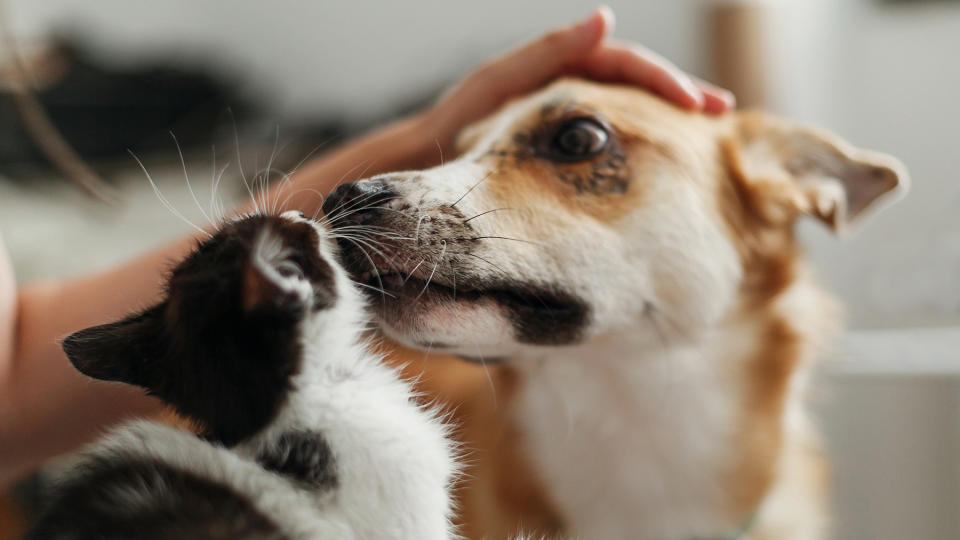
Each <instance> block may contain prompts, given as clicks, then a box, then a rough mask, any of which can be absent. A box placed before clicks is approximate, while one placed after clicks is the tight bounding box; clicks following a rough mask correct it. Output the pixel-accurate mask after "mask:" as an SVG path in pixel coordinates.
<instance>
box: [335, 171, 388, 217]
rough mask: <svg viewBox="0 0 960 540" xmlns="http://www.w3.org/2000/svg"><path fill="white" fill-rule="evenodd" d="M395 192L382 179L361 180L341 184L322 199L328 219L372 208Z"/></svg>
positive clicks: (356, 213) (363, 211)
mask: <svg viewBox="0 0 960 540" xmlns="http://www.w3.org/2000/svg"><path fill="white" fill-rule="evenodd" d="M394 196H395V194H394V193H393V191H392V190H391V189H390V187H389V186H388V185H387V183H386V182H384V181H383V180H362V181H360V182H350V183H349V184H343V185H341V186H340V187H338V188H337V189H335V190H333V192H332V193H330V194H329V195H327V198H326V199H324V201H323V213H324V214H326V215H327V218H328V219H333V218H334V217H336V216H337V215H339V214H346V213H349V215H352V216H353V215H359V214H363V213H365V212H368V211H370V210H374V209H376V208H377V207H379V206H381V205H382V204H383V203H385V202H387V201H389V200H391V199H393V198H394Z"/></svg>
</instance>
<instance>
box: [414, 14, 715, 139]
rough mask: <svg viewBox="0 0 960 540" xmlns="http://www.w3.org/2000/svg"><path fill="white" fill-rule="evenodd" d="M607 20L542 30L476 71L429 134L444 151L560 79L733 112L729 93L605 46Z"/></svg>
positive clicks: (641, 51) (621, 45)
mask: <svg viewBox="0 0 960 540" xmlns="http://www.w3.org/2000/svg"><path fill="white" fill-rule="evenodd" d="M613 22H614V19H613V12H612V11H611V10H610V9H609V8H607V7H600V8H598V9H596V10H595V11H594V12H593V13H592V14H591V15H590V16H589V17H587V18H586V19H585V20H583V21H581V22H579V23H577V24H574V25H572V26H567V27H564V28H559V29H557V30H554V31H552V32H549V33H547V34H546V35H544V36H542V37H540V38H538V39H536V40H534V41H532V42H531V43H528V44H527V45H524V46H522V47H520V48H519V49H516V50H514V51H511V52H509V53H507V54H505V55H503V56H501V57H499V58H495V59H493V60H491V61H490V62H488V63H486V64H484V65H482V66H480V67H479V68H478V69H476V70H475V71H473V72H472V73H471V74H469V75H467V77H466V78H464V79H463V80H462V81H461V82H460V83H458V84H457V85H455V86H454V87H453V88H451V89H450V90H449V91H448V92H446V93H445V94H444V95H443V96H442V97H441V98H440V100H439V101H438V102H437V104H436V105H435V106H434V107H433V108H432V109H431V110H429V111H428V112H427V113H426V118H427V120H428V121H427V124H428V126H429V128H428V129H429V130H430V132H431V136H432V137H433V138H435V139H436V141H437V142H438V144H439V145H440V146H441V148H442V149H449V148H450V147H451V146H452V143H453V139H454V137H455V136H456V134H457V133H458V132H459V131H460V130H461V129H462V128H463V127H464V126H466V125H468V124H470V123H471V122H474V121H476V120H479V119H480V118H482V117H484V116H486V115H487V114H489V113H491V112H493V111H494V110H495V109H496V108H497V107H499V106H500V105H501V104H503V103H504V102H505V101H506V100H508V99H510V98H512V97H515V96H519V95H523V94H526V93H529V92H531V91H533V90H536V89H537V88H540V87H541V86H543V85H545V84H546V83H548V82H550V81H551V80H553V79H555V78H557V77H561V76H564V75H575V76H580V77H584V78H587V79H593V80H598V81H603V82H615V83H623V84H634V85H637V86H640V87H643V88H647V89H649V90H651V91H653V92H656V93H657V94H659V95H661V96H662V97H663V98H665V99H667V100H669V101H672V102H673V103H675V104H677V105H678V106H680V107H683V108H686V109H690V110H698V111H699V110H702V111H704V112H707V113H710V114H720V113H724V112H726V111H728V110H730V109H731V108H733V106H734V97H733V94H731V93H730V92H729V91H727V90H724V89H722V88H718V87H716V86H713V85H711V84H709V83H706V82H703V81H700V80H698V79H695V78H693V77H691V76H690V75H687V74H686V73H684V72H683V71H681V70H680V69H679V68H677V67H676V66H675V65H673V64H672V63H671V62H669V61H668V60H666V59H664V58H663V57H661V56H659V55H657V54H656V53H653V52H651V51H649V50H647V49H645V48H643V47H641V46H639V45H636V44H633V43H626V42H616V41H612V40H610V39H609V36H610V33H611V32H612V30H613Z"/></svg>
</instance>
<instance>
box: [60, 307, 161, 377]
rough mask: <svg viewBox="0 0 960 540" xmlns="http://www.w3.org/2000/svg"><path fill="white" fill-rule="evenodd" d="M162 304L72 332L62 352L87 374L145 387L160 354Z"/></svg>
mask: <svg viewBox="0 0 960 540" xmlns="http://www.w3.org/2000/svg"><path fill="white" fill-rule="evenodd" d="M165 306H166V304H165V303H164V304H158V305H156V306H154V307H152V308H150V309H147V310H145V311H143V312H141V313H139V314H137V315H132V316H130V317H127V318H125V319H122V320H119V321H116V322H112V323H109V324H102V325H100V326H94V327H91V328H86V329H84V330H80V331H78V332H74V333H73V334H70V335H69V336H67V338H66V339H64V340H63V343H62V347H63V352H65V353H66V354H67V358H68V359H69V360H70V363H71V364H73V366H74V367H75V368H77V370H78V371H80V372H81V373H83V374H84V375H87V376H89V377H93V378H94V379H100V380H103V381H118V382H123V383H127V384H135V385H138V386H148V380H147V379H148V376H147V374H148V373H149V372H150V371H151V366H152V364H154V363H155V362H156V361H157V360H158V359H159V358H160V357H161V355H162V352H161V351H160V350H159V347H160V346H161V343H163V339H162V336H161V334H162V331H163V330H162V325H163V320H162V317H163V311H164V308H165Z"/></svg>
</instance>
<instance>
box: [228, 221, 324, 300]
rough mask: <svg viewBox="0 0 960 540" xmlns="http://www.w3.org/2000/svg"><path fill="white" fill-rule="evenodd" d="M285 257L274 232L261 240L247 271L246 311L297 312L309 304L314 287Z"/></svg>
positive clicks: (282, 247)
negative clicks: (308, 299) (272, 310)
mask: <svg viewBox="0 0 960 540" xmlns="http://www.w3.org/2000/svg"><path fill="white" fill-rule="evenodd" d="M285 255H286V254H285V249H284V246H283V242H282V240H281V239H280V238H278V237H276V236H275V235H274V234H272V233H271V232H270V231H264V232H262V233H261V234H260V235H259V236H258V237H257V240H256V242H255V244H254V246H253V249H252V250H251V252H250V258H249V260H248V261H247V263H246V268H244V271H243V285H242V287H243V290H242V292H241V294H242V305H243V309H244V310H245V311H248V312H250V311H255V310H259V309H264V308H274V309H296V308H299V307H302V306H304V305H305V304H306V299H307V297H308V296H309V295H310V294H311V291H310V284H309V283H308V282H307V281H306V278H305V277H304V275H303V271H302V270H301V269H300V267H299V266H297V265H296V263H294V262H293V261H292V260H290V259H289V258H287V257H286V256H285Z"/></svg>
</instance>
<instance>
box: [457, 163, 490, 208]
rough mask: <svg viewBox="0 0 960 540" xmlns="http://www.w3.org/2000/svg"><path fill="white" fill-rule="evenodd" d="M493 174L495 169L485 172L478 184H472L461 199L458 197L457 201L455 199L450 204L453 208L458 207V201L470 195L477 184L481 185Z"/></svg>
mask: <svg viewBox="0 0 960 540" xmlns="http://www.w3.org/2000/svg"><path fill="white" fill-rule="evenodd" d="M491 174H493V171H490V172H488V173H487V174H485V175H484V176H483V178H481V179H480V180H479V181H477V183H476V184H474V185H472V186H470V189H468V190H467V191H466V192H465V193H464V194H463V195H461V196H460V198H459V199H457V200H456V201H454V202H453V203H451V204H450V206H451V207H453V208H456V207H457V203H459V202H460V201H462V200H463V198H464V197H466V196H467V195H469V194H470V192H471V191H473V190H474V189H476V188H477V186H479V185H480V184H482V183H483V182H484V181H485V180H486V179H487V178H490V175H491Z"/></svg>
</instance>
